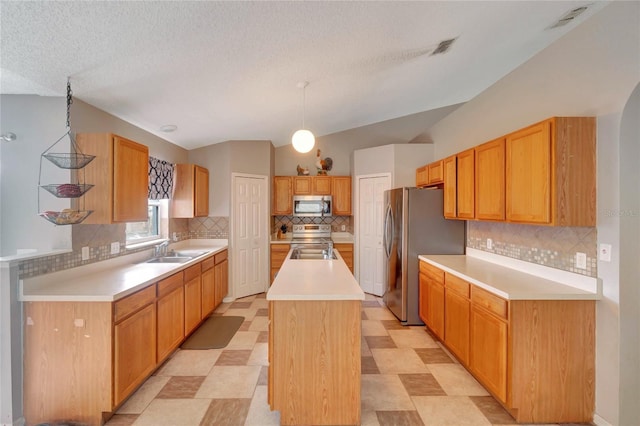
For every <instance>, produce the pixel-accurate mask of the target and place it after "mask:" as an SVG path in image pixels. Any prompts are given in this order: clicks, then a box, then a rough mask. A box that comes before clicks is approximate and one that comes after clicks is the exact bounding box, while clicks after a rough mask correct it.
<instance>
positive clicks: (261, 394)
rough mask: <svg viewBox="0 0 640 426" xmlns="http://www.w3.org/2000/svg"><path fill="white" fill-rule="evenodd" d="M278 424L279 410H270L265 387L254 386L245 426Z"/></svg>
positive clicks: (274, 425)
mask: <svg viewBox="0 0 640 426" xmlns="http://www.w3.org/2000/svg"><path fill="white" fill-rule="evenodd" d="M279 424H280V412H279V411H271V409H270V408H269V404H268V403H267V387H266V386H256V391H255V393H254V395H253V399H252V400H251V406H249V413H248V414H247V419H246V420H245V422H244V425H245V426H272V425H273V426H276V425H279Z"/></svg>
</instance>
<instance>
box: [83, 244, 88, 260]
mask: <svg viewBox="0 0 640 426" xmlns="http://www.w3.org/2000/svg"><path fill="white" fill-rule="evenodd" d="M82 260H89V247H82Z"/></svg>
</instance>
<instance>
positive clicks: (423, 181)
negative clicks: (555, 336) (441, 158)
mask: <svg viewBox="0 0 640 426" xmlns="http://www.w3.org/2000/svg"><path fill="white" fill-rule="evenodd" d="M416 186H417V187H418V188H424V187H425V186H429V165H428V164H425V165H424V166H422V167H418V168H417V169H416Z"/></svg>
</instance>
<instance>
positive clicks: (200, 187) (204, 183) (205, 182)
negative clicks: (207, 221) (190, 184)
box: [194, 166, 209, 217]
mask: <svg viewBox="0 0 640 426" xmlns="http://www.w3.org/2000/svg"><path fill="white" fill-rule="evenodd" d="M195 183H196V186H195V201H194V204H195V207H194V209H195V216H196V217H206V216H209V170H207V169H205V168H204V167H200V166H195Z"/></svg>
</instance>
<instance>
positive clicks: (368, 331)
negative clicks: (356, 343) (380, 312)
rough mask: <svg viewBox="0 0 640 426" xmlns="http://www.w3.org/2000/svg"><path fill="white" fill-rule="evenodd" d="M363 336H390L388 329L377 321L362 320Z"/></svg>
mask: <svg viewBox="0 0 640 426" xmlns="http://www.w3.org/2000/svg"><path fill="white" fill-rule="evenodd" d="M362 335H363V336H388V335H389V333H387V329H386V328H384V325H382V323H381V322H380V321H377V320H362Z"/></svg>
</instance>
